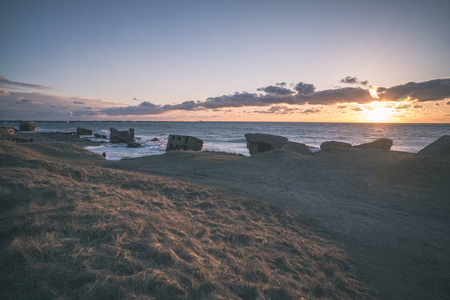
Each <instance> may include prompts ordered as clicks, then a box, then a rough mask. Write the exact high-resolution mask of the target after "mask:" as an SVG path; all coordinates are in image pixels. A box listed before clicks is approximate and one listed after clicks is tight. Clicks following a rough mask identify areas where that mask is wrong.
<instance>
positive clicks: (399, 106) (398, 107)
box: [395, 104, 411, 110]
mask: <svg viewBox="0 0 450 300" xmlns="http://www.w3.org/2000/svg"><path fill="white" fill-rule="evenodd" d="M410 107H411V106H410V105H408V104H403V105H397V106H396V107H395V109H398V110H400V109H408V108H410Z"/></svg>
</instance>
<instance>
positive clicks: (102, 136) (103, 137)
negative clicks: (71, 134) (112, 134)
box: [94, 133, 106, 139]
mask: <svg viewBox="0 0 450 300" xmlns="http://www.w3.org/2000/svg"><path fill="white" fill-rule="evenodd" d="M94 137H96V138H98V139H106V135H103V134H98V133H94Z"/></svg>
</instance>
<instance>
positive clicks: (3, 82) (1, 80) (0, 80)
mask: <svg viewBox="0 0 450 300" xmlns="http://www.w3.org/2000/svg"><path fill="white" fill-rule="evenodd" d="M0 87H5V88H13V89H14V88H28V89H38V90H53V88H52V87H49V86H45V85H39V84H32V83H23V82H16V81H9V80H8V79H6V78H5V77H4V76H1V75H0Z"/></svg>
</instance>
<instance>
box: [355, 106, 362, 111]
mask: <svg viewBox="0 0 450 300" xmlns="http://www.w3.org/2000/svg"><path fill="white" fill-rule="evenodd" d="M352 110H354V111H363V110H362V108H360V107H355V108H353V109H352Z"/></svg>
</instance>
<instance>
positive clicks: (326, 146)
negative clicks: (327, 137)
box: [320, 141, 353, 151]
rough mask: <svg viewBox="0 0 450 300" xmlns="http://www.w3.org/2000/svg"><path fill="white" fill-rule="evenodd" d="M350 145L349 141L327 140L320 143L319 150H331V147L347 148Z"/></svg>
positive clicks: (350, 146)
mask: <svg viewBox="0 0 450 300" xmlns="http://www.w3.org/2000/svg"><path fill="white" fill-rule="evenodd" d="M352 147H353V146H352V145H351V144H349V143H344V142H336V141H328V142H323V143H322V144H321V145H320V150H324V151H327V150H333V149H349V148H352Z"/></svg>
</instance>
